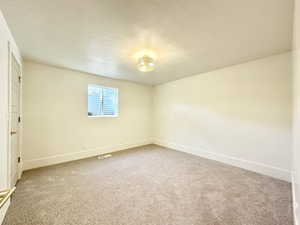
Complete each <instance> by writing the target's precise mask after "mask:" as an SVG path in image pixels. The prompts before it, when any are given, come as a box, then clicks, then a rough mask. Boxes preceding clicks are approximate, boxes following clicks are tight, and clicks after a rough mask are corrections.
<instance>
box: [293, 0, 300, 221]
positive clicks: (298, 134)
mask: <svg viewBox="0 0 300 225" xmlns="http://www.w3.org/2000/svg"><path fill="white" fill-rule="evenodd" d="M293 53H294V54H293V56H294V58H293V68H294V71H293V72H294V123H293V169H292V175H293V194H294V215H295V224H296V225H299V224H300V205H299V204H300V1H299V0H296V1H295V23H294V52H293Z"/></svg>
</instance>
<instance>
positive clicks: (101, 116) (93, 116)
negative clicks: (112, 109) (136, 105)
mask: <svg viewBox="0 0 300 225" xmlns="http://www.w3.org/2000/svg"><path fill="white" fill-rule="evenodd" d="M88 117H89V118H97V117H119V115H101V116H88Z"/></svg>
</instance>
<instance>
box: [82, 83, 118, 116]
mask: <svg viewBox="0 0 300 225" xmlns="http://www.w3.org/2000/svg"><path fill="white" fill-rule="evenodd" d="M90 86H94V87H98V88H101V89H102V90H103V88H112V89H115V91H116V96H115V97H116V105H117V106H116V113H115V114H114V115H103V114H101V115H96V116H90V115H89V102H87V115H88V117H89V118H97V117H119V88H116V87H109V86H103V85H99V84H88V94H87V98H89V87H90ZM102 98H103V92H102ZM102 113H103V100H102Z"/></svg>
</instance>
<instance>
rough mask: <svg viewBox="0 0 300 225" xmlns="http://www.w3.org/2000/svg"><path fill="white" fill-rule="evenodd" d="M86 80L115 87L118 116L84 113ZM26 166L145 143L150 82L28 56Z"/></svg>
mask: <svg viewBox="0 0 300 225" xmlns="http://www.w3.org/2000/svg"><path fill="white" fill-rule="evenodd" d="M88 84H99V85H104V86H110V87H116V88H119V107H120V108H119V117H102V118H101V117H97V118H89V117H88V116H87V87H88ZM23 105H24V110H23V111H24V118H23V127H24V132H23V133H24V138H23V161H24V169H30V168H35V167H40V166H45V165H50V164H54V163H59V162H64V161H69V160H74V159H79V158H84V157H88V156H93V155H97V154H101V153H105V152H111V151H116V150H121V149H126V148H129V147H134V146H139V145H144V144H149V143H150V142H151V140H150V132H151V121H150V120H151V109H152V107H151V106H152V87H150V86H145V85H140V84H135V83H131V82H126V81H120V80H113V79H109V78H104V77H100V76H95V75H89V74H86V73H81V72H76V71H72V70H67V69H61V68H56V67H52V66H48V65H43V64H38V63H34V62H28V61H26V62H25V63H24V75H23Z"/></svg>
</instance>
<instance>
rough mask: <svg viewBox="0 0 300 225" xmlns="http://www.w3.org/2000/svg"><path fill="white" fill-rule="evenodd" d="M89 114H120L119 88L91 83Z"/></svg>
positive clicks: (89, 88) (89, 89)
mask: <svg viewBox="0 0 300 225" xmlns="http://www.w3.org/2000/svg"><path fill="white" fill-rule="evenodd" d="M88 116H91V117H93V116H103V117H105V116H107V117H109V116H112V117H113V116H118V89H117V88H111V87H103V86H99V85H94V84H89V86H88Z"/></svg>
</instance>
